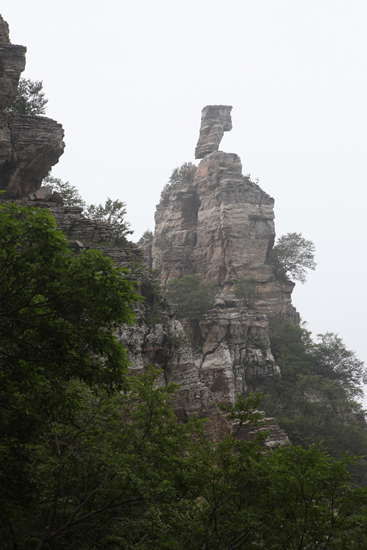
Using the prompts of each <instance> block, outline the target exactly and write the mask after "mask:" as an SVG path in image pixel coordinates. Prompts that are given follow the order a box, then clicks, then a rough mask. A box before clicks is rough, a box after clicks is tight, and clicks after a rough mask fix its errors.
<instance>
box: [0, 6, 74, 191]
mask: <svg viewBox="0 0 367 550" xmlns="http://www.w3.org/2000/svg"><path fill="white" fill-rule="evenodd" d="M25 53H26V48H25V47H24V46H17V45H14V44H11V43H10V40H9V29H8V25H7V23H6V22H5V21H4V20H3V18H2V17H1V15H0V189H2V190H5V191H6V196H7V197H14V198H17V197H22V196H24V195H27V194H28V193H30V192H32V191H35V190H37V189H38V188H39V187H40V185H41V182H42V179H43V178H44V177H45V176H47V174H48V172H49V170H50V168H51V167H52V166H53V165H54V164H55V163H56V162H57V161H58V159H59V157H60V155H61V154H62V152H63V150H64V142H63V136H64V132H63V129H62V126H61V125H60V124H58V123H57V122H55V121H54V120H51V119H50V118H47V117H40V116H27V115H21V114H18V113H14V112H11V109H9V107H10V106H11V105H12V103H13V102H14V99H15V96H16V91H17V86H18V82H19V77H20V74H21V72H22V71H23V70H24V67H25Z"/></svg>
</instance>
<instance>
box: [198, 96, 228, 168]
mask: <svg viewBox="0 0 367 550" xmlns="http://www.w3.org/2000/svg"><path fill="white" fill-rule="evenodd" d="M231 110H232V107H231V106H230V105H207V106H206V107H204V109H203V110H202V111H201V127H200V136H199V141H198V143H197V145H196V149H195V158H197V159H202V158H204V157H205V156H206V155H208V154H209V153H213V152H214V151H218V149H219V145H220V142H221V140H222V137H223V133H224V132H228V131H229V130H232V120H231Z"/></svg>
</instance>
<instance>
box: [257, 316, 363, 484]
mask: <svg viewBox="0 0 367 550" xmlns="http://www.w3.org/2000/svg"><path fill="white" fill-rule="evenodd" d="M271 345H272V350H273V353H274V356H275V359H276V361H277V363H278V365H279V366H280V369H281V377H280V378H276V379H272V380H271V381H270V380H260V379H259V380H258V381H257V384H256V388H257V390H258V391H261V392H262V393H263V394H264V396H265V397H264V401H263V403H262V406H263V407H264V408H265V410H266V413H267V414H269V415H271V416H275V417H276V419H277V420H278V422H279V423H280V425H281V427H282V428H284V429H285V431H286V432H287V434H288V435H289V437H290V439H291V441H292V442H293V443H295V444H300V445H309V444H310V443H314V442H316V443H320V444H322V445H323V446H324V447H325V448H326V449H327V450H328V451H329V452H330V453H331V454H333V455H334V456H342V455H343V454H344V453H349V454H352V455H360V456H363V455H367V424H366V420H365V415H364V411H363V409H362V407H361V405H360V403H359V402H358V401H357V400H356V397H359V396H360V395H361V382H362V378H363V375H364V372H365V371H364V367H363V363H362V362H361V361H359V359H358V358H357V357H356V356H355V354H354V353H353V352H351V351H350V350H348V349H346V347H345V345H344V344H343V342H342V340H341V339H340V338H339V337H338V336H336V335H334V334H330V333H327V334H325V335H320V336H319V337H318V339H317V340H316V342H314V341H312V339H311V337H310V334H309V333H308V332H307V331H306V330H305V329H303V328H301V327H298V326H295V325H292V324H289V323H286V322H283V321H280V320H277V321H274V322H273V323H272V326H271ZM356 473H357V475H358V479H359V480H360V481H363V479H364V478H365V477H366V478H367V464H366V463H365V462H362V463H361V464H360V466H359V467H358V471H356Z"/></svg>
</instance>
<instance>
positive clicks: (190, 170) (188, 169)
mask: <svg viewBox="0 0 367 550" xmlns="http://www.w3.org/2000/svg"><path fill="white" fill-rule="evenodd" d="M196 170H197V168H196V166H195V164H192V162H185V163H184V164H183V165H182V166H179V167H178V168H175V169H174V170H173V172H172V174H171V176H170V178H169V183H170V184H171V183H192V182H193V180H194V176H195V173H196Z"/></svg>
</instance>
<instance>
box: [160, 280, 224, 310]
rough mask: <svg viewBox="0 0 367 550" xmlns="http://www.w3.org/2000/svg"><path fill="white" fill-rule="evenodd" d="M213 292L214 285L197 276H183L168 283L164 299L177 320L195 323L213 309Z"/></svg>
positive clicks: (214, 289) (214, 290)
mask: <svg viewBox="0 0 367 550" xmlns="http://www.w3.org/2000/svg"><path fill="white" fill-rule="evenodd" d="M215 292H216V287H215V285H212V284H207V283H204V282H202V281H201V280H200V278H199V277H198V276H197V275H184V276H183V277H180V278H178V279H171V281H169V283H168V285H167V292H166V297H167V300H168V302H169V303H170V304H171V306H172V308H173V310H174V312H175V314H176V316H177V318H178V319H188V320H190V321H197V320H199V319H201V318H202V317H203V315H205V313H207V312H208V311H209V309H210V308H212V307H213V305H214V298H215Z"/></svg>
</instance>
